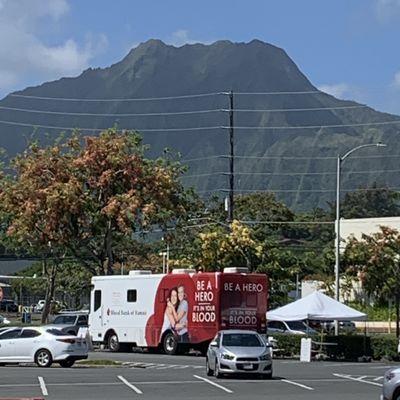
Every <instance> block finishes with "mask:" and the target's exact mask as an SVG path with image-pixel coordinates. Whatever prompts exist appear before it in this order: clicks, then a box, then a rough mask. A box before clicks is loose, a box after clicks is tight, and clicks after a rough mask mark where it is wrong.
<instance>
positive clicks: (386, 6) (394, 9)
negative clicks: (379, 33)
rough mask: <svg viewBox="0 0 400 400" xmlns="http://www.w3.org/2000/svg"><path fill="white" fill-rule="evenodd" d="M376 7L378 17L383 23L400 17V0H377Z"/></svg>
mask: <svg viewBox="0 0 400 400" xmlns="http://www.w3.org/2000/svg"><path fill="white" fill-rule="evenodd" d="M374 7H375V14H376V17H377V19H378V21H379V22H381V23H386V22H388V21H390V20H393V19H396V18H397V17H400V0H376V1H375V4H374Z"/></svg>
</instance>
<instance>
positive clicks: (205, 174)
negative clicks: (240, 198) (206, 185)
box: [181, 169, 400, 178]
mask: <svg viewBox="0 0 400 400" xmlns="http://www.w3.org/2000/svg"><path fill="white" fill-rule="evenodd" d="M398 172H400V169H388V170H385V169H382V170H364V171H348V172H346V173H347V174H374V173H398ZM218 175H220V176H229V175H230V172H208V173H204V174H194V175H183V176H181V178H200V177H208V176H218ZM235 175H243V176H246V175H249V176H252V175H261V176H263V175H265V176H304V175H311V176H314V175H317V176H321V175H322V176H324V175H336V172H235Z"/></svg>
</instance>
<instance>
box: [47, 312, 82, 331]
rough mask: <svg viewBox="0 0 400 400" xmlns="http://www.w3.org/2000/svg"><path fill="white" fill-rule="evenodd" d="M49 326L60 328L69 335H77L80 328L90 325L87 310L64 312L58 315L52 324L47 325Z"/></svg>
mask: <svg viewBox="0 0 400 400" xmlns="http://www.w3.org/2000/svg"><path fill="white" fill-rule="evenodd" d="M47 327H48V328H55V329H59V330H60V331H62V332H64V333H67V334H69V335H75V336H76V335H77V334H78V331H79V329H80V328H87V327H88V313H87V312H79V311H77V312H63V313H62V314H60V315H57V316H56V317H55V318H54V320H53V322H52V324H50V325H47Z"/></svg>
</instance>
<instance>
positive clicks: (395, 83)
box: [393, 71, 400, 89]
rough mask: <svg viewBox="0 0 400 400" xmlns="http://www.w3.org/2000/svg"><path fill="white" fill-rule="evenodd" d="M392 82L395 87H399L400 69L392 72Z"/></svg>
mask: <svg viewBox="0 0 400 400" xmlns="http://www.w3.org/2000/svg"><path fill="white" fill-rule="evenodd" d="M393 83H394V86H395V87H396V88H399V89H400V71H397V72H396V73H395V74H394V81H393Z"/></svg>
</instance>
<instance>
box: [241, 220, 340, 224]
mask: <svg viewBox="0 0 400 400" xmlns="http://www.w3.org/2000/svg"><path fill="white" fill-rule="evenodd" d="M239 222H241V223H242V224H246V225H324V224H326V225H331V224H334V223H335V221H265V220H264V221H259V220H239Z"/></svg>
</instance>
